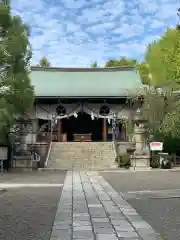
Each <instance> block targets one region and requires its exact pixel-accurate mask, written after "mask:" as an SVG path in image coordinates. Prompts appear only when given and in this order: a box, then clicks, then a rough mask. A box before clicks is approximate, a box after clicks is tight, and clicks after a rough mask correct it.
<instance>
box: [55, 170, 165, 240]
mask: <svg viewBox="0 0 180 240" xmlns="http://www.w3.org/2000/svg"><path fill="white" fill-rule="evenodd" d="M70 239H71V240H72V239H76V240H78V239H79V240H80V239H81V240H83V239H84V240H117V239H119V240H120V239H129V240H130V239H131V240H138V239H139V240H140V239H141V240H155V239H156V240H157V239H161V238H160V236H159V234H158V233H156V232H155V231H154V230H153V229H152V227H151V226H150V225H149V224H148V223H147V222H145V221H144V220H142V218H141V217H140V216H139V215H138V213H137V212H136V211H135V210H134V209H133V208H132V207H131V206H130V205H129V204H128V203H127V202H126V201H125V200H124V199H123V198H122V197H121V196H120V195H119V194H118V193H117V192H116V191H115V190H114V189H113V188H112V187H111V186H110V185H109V183H108V182H106V181H105V180H104V178H103V177H101V176H98V174H97V173H95V172H89V173H88V172H78V171H75V172H71V171H69V172H68V173H67V176H66V179H65V183H64V187H63V192H62V195H61V198H60V201H59V205H58V209H57V214H56V217H55V221H54V225H53V229H52V233H51V239H50V240H70Z"/></svg>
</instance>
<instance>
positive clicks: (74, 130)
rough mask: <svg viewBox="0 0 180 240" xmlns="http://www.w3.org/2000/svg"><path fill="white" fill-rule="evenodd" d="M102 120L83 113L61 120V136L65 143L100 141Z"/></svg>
mask: <svg viewBox="0 0 180 240" xmlns="http://www.w3.org/2000/svg"><path fill="white" fill-rule="evenodd" d="M102 130H103V119H102V118H99V119H97V118H94V119H93V120H92V118H91V116H90V115H89V114H87V113H85V112H79V113H78V115H77V116H76V117H75V116H71V117H69V118H64V119H62V134H66V138H67V141H70V142H71V141H102V138H103V136H102Z"/></svg>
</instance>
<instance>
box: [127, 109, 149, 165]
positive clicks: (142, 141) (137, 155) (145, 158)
mask: <svg viewBox="0 0 180 240" xmlns="http://www.w3.org/2000/svg"><path fill="white" fill-rule="evenodd" d="M145 123H146V120H144V118H143V117H142V115H141V111H140V109H138V110H137V112H136V115H135V117H134V136H133V143H134V145H135V151H134V154H133V156H132V158H131V166H132V168H134V169H136V168H142V169H145V168H149V167H150V150H149V147H148V145H147V142H146V136H145V134H146V128H145Z"/></svg>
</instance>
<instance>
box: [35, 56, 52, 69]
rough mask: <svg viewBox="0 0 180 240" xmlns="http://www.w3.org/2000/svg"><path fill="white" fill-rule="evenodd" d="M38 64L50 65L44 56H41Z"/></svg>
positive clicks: (42, 65)
mask: <svg viewBox="0 0 180 240" xmlns="http://www.w3.org/2000/svg"><path fill="white" fill-rule="evenodd" d="M38 66H40V67H50V66H51V64H50V62H49V61H48V59H47V58H46V57H42V58H41V60H40V62H39V64H38Z"/></svg>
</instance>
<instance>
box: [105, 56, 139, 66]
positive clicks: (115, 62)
mask: <svg viewBox="0 0 180 240" xmlns="http://www.w3.org/2000/svg"><path fill="white" fill-rule="evenodd" d="M136 65H137V61H136V60H135V59H128V58H125V57H122V58H120V59H111V60H108V61H107V62H106V64H105V67H121V66H130V67H135V66H136Z"/></svg>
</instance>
